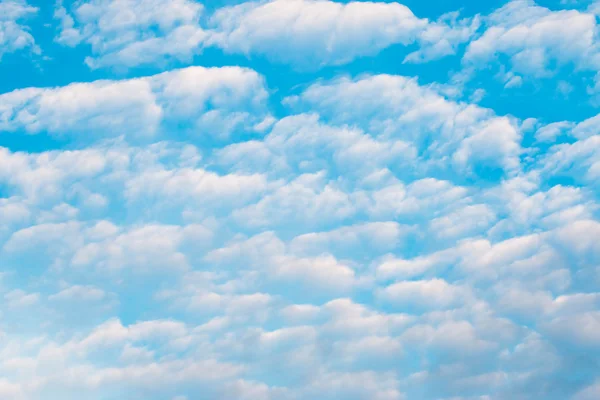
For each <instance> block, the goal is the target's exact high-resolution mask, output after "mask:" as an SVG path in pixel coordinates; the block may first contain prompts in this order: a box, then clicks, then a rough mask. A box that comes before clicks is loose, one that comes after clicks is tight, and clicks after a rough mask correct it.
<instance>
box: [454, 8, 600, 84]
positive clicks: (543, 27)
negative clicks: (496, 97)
mask: <svg viewBox="0 0 600 400" xmlns="http://www.w3.org/2000/svg"><path fill="white" fill-rule="evenodd" d="M592 10H593V9H592ZM592 10H579V9H560V10H550V9H548V8H545V7H542V6H539V5H537V4H536V3H535V2H534V1H533V0H514V1H511V2H509V3H508V4H506V5H505V6H503V7H501V8H499V9H497V10H495V11H494V12H493V13H491V14H490V15H489V16H487V17H486V18H485V22H484V25H485V31H484V32H483V34H482V35H481V36H480V37H477V38H475V39H474V40H472V41H471V42H470V43H469V45H468V46H467V49H466V50H465V54H464V56H463V60H462V61H463V65H464V66H465V67H466V68H467V69H480V68H485V67H487V66H488V65H489V64H490V63H494V64H496V63H499V64H500V65H501V68H500V71H501V73H500V74H499V76H501V77H503V80H504V81H505V87H506V88H510V87H516V86H520V85H521V83H522V81H523V79H529V80H531V79H542V78H549V77H552V76H554V75H556V74H557V73H558V72H559V71H560V70H561V69H563V68H565V67H570V68H571V70H573V69H574V70H575V71H590V72H592V73H596V72H598V67H599V66H600V65H599V64H598V25H597V20H596V15H594V13H593V12H591V11H592ZM505 60H506V61H505ZM590 89H591V90H592V91H596V89H595V88H593V87H591V88H590Z"/></svg>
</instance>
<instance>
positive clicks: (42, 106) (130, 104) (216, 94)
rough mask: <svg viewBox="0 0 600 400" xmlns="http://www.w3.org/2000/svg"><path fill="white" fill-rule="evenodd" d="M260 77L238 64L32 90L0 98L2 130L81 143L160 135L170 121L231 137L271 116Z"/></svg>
mask: <svg viewBox="0 0 600 400" xmlns="http://www.w3.org/2000/svg"><path fill="white" fill-rule="evenodd" d="M266 96H267V92H266V89H265V84H264V81H263V78H262V77H261V76H260V75H259V74H257V73H256V72H254V71H252V70H249V69H245V68H239V67H224V68H203V67H190V68H186V69H181V70H174V71H170V72H165V73H162V74H159V75H154V76H151V77H146V78H137V79H130V80H120V81H118V80H117V81H106V80H105V81H96V82H91V83H74V84H71V85H68V86H64V87H59V88H48V89H38V88H29V89H22V90H16V91H13V92H10V93H6V94H3V95H0V129H2V130H4V131H9V132H11V131H25V132H27V133H30V134H36V133H39V132H47V133H49V134H50V135H53V136H59V137H62V136H70V137H75V138H78V140H81V141H87V142H90V141H94V139H98V138H99V137H107V136H109V137H116V136H120V135H125V136H126V137H128V138H131V139H134V140H135V139H138V140H141V139H147V138H151V137H154V136H156V135H157V134H158V133H159V132H160V131H161V129H163V128H164V129H165V130H168V127H169V125H170V124H175V125H176V126H178V127H182V126H187V127H188V129H189V132H190V133H189V134H190V135H193V134H200V135H209V136H212V137H216V138H218V137H221V138H223V137H227V136H228V135H229V134H230V133H232V132H234V131H236V130H239V129H248V130H250V131H252V130H253V129H254V126H255V125H256V124H259V123H260V122H262V121H263V119H264V118H265V117H266V114H265V113H266V109H265V106H266V104H265V102H266Z"/></svg>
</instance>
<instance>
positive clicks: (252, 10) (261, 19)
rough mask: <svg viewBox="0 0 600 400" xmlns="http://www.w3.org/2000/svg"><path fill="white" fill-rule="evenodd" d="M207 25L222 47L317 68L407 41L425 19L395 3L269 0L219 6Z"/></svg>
mask: <svg viewBox="0 0 600 400" xmlns="http://www.w3.org/2000/svg"><path fill="white" fill-rule="evenodd" d="M211 25H213V26H214V27H215V30H216V33H215V34H214V35H213V36H212V37H211V41H212V42H215V43H217V44H218V45H219V46H220V47H222V48H223V49H224V50H225V51H229V52H243V53H247V54H253V53H256V54H264V55H266V56H267V57H269V58H271V59H274V60H276V61H280V62H285V63H292V64H295V65H298V66H301V67H314V66H317V67H318V66H319V65H324V64H343V63H346V62H348V61H351V60H352V59H354V58H356V57H358V56H363V55H374V54H376V53H377V52H379V51H380V50H381V49H383V48H385V47H387V46H389V45H391V44H393V43H401V44H405V45H407V44H409V43H412V42H414V41H415V39H416V38H417V36H418V34H419V32H420V31H421V30H422V29H424V28H425V27H426V26H427V20H423V19H419V18H417V17H416V16H415V15H414V14H413V13H412V12H411V11H410V9H408V8H407V7H405V6H404V5H401V4H399V3H362V2H350V3H348V4H342V3H336V2H333V1H314V0H274V1H269V2H250V3H244V4H241V5H238V6H233V7H226V8H223V9H220V10H218V11H217V12H216V13H215V14H214V15H213V16H212V17H211ZM315 64H316V65H315Z"/></svg>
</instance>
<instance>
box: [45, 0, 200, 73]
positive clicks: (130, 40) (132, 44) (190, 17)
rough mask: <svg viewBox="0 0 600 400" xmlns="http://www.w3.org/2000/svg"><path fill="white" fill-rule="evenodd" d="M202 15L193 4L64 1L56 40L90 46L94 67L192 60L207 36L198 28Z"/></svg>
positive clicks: (90, 61) (147, 0) (57, 13)
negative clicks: (66, 3) (66, 2)
mask: <svg viewBox="0 0 600 400" xmlns="http://www.w3.org/2000/svg"><path fill="white" fill-rule="evenodd" d="M69 3H70V2H69ZM167 5H168V7H167ZM202 11H203V6H202V5H201V4H200V3H197V2H195V1H190V0H177V1H176V2H168V3H166V2H164V1H157V0H124V1H116V2H115V1H107V0H94V1H90V2H74V3H72V4H68V5H65V4H64V2H62V1H60V2H59V5H58V7H57V9H56V11H55V18H57V19H58V20H59V21H60V25H61V28H60V31H59V34H58V36H57V38H56V41H57V42H58V43H61V44H63V45H67V46H76V45H78V44H80V43H86V44H88V45H90V46H91V49H92V56H90V57H88V58H86V64H87V65H88V66H89V67H90V68H92V69H95V68H102V67H125V68H128V67H135V66H139V65H147V64H154V63H160V62H163V63H164V62H167V61H170V60H173V59H174V60H180V59H183V60H190V59H191V58H192V57H193V55H194V54H196V53H198V52H199V51H201V50H202V43H203V41H204V40H205V38H206V33H205V32H204V31H203V30H202V28H201V27H200V26H199V19H200V16H201V14H202Z"/></svg>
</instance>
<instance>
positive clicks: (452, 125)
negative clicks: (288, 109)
mask: <svg viewBox="0 0 600 400" xmlns="http://www.w3.org/2000/svg"><path fill="white" fill-rule="evenodd" d="M286 101H287V103H288V104H290V105H291V106H292V107H295V108H301V109H304V108H309V109H318V110H319V113H320V114H321V115H322V116H323V117H324V118H326V119H327V120H329V121H332V122H333V123H335V124H352V125H357V126H360V127H361V128H363V129H364V130H365V131H367V132H369V133H370V134H371V135H374V136H376V137H378V138H382V139H383V138H385V139H389V138H402V139H403V140H404V141H407V142H408V143H410V144H411V145H413V146H414V147H415V148H416V151H417V154H418V156H419V159H420V160H423V161H425V163H424V166H422V167H421V168H423V169H433V170H436V169H439V168H448V164H449V163H448V161H447V160H451V165H452V166H453V167H454V168H455V169H456V170H458V171H460V172H461V173H464V172H468V173H470V174H478V173H479V174H480V175H485V173H484V172H480V170H484V171H485V170H492V171H493V170H495V169H500V170H503V171H505V172H507V173H515V172H516V171H518V170H519V168H520V162H519V155H520V153H521V146H520V142H521V133H520V131H519V129H518V127H517V126H516V124H515V121H513V120H511V119H510V118H509V117H498V116H496V115H495V114H494V113H493V111H492V110H489V109H485V108H481V107H479V106H476V105H472V104H467V103H460V102H455V101H452V100H449V99H447V98H445V97H444V96H442V95H441V94H440V93H438V92H437V91H436V90H434V89H433V88H432V87H427V86H420V85H419V84H418V83H417V81H416V79H412V78H406V77H403V76H394V75H375V76H368V77H362V78H357V79H350V78H339V79H336V80H333V81H326V82H322V83H321V82H320V83H315V84H313V85H311V86H309V87H308V89H306V90H305V91H304V92H303V93H301V94H300V95H299V96H294V97H289V98H288V99H287V100H286ZM413 168H417V167H413Z"/></svg>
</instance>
